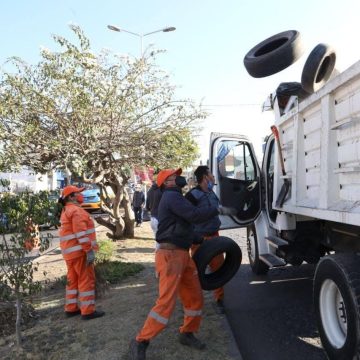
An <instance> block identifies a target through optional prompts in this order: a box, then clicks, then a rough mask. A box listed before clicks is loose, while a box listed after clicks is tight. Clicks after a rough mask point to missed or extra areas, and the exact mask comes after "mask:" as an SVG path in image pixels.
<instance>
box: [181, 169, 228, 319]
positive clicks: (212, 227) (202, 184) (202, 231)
mask: <svg viewBox="0 0 360 360" xmlns="http://www.w3.org/2000/svg"><path fill="white" fill-rule="evenodd" d="M194 175H195V177H196V181H197V184H198V185H197V186H196V187H194V188H192V189H191V190H190V191H189V192H188V193H187V194H186V195H185V198H186V199H188V200H189V201H190V202H191V203H192V204H193V205H194V206H196V207H198V208H204V207H208V206H209V205H210V206H215V207H217V208H218V207H219V206H220V201H219V198H218V197H217V196H216V194H215V193H214V192H213V187H214V185H215V178H214V175H213V174H212V173H211V171H210V169H209V168H208V167H207V166H206V165H200V166H198V167H197V169H196V170H195V171H194ZM220 225H221V221H220V219H219V216H218V214H216V215H214V216H213V217H211V218H210V219H207V220H206V221H204V222H201V223H198V224H195V225H194V231H195V233H196V234H197V235H199V236H200V237H202V238H203V239H204V240H211V239H213V238H214V237H218V236H219V229H220ZM199 246H200V245H196V244H194V245H192V246H191V256H194V255H195V253H196V251H197V249H198V248H199ZM223 263H224V255H223V254H219V255H217V256H215V257H214V258H213V259H212V260H211V261H210V263H209V266H210V269H211V271H212V272H214V271H216V270H218V269H219V268H220V267H221V266H222V265H223ZM213 294H214V299H215V305H216V307H215V309H216V311H217V313H219V314H223V313H224V312H225V309H224V303H223V299H224V288H223V287H220V288H218V289H215V290H214V292H213Z"/></svg>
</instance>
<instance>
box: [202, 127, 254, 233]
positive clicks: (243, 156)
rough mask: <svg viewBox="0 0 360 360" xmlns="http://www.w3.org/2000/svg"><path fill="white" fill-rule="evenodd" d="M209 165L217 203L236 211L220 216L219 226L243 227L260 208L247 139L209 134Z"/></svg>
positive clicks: (252, 154)
mask: <svg viewBox="0 0 360 360" xmlns="http://www.w3.org/2000/svg"><path fill="white" fill-rule="evenodd" d="M209 167H210V169H211V171H212V173H213V174H214V176H215V181H216V186H215V187H214V191H215V193H216V195H217V196H218V197H219V199H220V202H221V204H222V205H223V206H229V207H233V208H235V209H237V210H238V213H237V215H236V216H221V217H220V218H221V229H231V228H237V227H245V226H247V225H249V224H251V223H252V222H254V221H255V219H256V218H257V216H258V215H259V214H260V210H261V183H260V178H261V176H260V175H261V173H260V168H259V164H258V162H257V159H256V156H255V152H254V149H253V147H252V144H251V143H250V142H249V140H248V138H247V137H246V136H243V135H233V134H231V135H229V134H221V133H211V139H210V165H209Z"/></svg>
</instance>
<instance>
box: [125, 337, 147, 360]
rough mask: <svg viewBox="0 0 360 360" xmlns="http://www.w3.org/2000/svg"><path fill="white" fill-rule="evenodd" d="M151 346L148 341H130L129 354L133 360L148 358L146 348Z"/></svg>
mask: <svg viewBox="0 0 360 360" xmlns="http://www.w3.org/2000/svg"><path fill="white" fill-rule="evenodd" d="M148 346H149V342H148V341H141V342H140V341H137V340H135V339H133V340H131V341H130V345H129V354H130V359H131V360H146V349H147V347H148Z"/></svg>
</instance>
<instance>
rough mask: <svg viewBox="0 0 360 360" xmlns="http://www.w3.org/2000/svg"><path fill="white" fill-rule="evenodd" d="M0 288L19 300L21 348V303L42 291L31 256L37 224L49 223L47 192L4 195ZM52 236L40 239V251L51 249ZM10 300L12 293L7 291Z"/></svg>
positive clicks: (0, 209) (1, 201) (0, 205)
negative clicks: (34, 279)
mask: <svg viewBox="0 0 360 360" xmlns="http://www.w3.org/2000/svg"><path fill="white" fill-rule="evenodd" d="M0 215H1V221H0V233H1V234H2V236H1V238H0V285H1V287H2V288H3V289H7V291H11V292H12V294H13V295H12V296H13V297H14V299H15V301H16V308H17V316H16V324H15V328H16V335H17V343H18V346H20V345H21V333H20V321H21V304H22V301H23V299H24V297H25V296H26V295H31V294H33V293H35V292H37V291H39V290H40V288H41V287H40V284H39V283H38V282H34V281H33V274H34V271H36V270H37V266H36V265H34V264H33V263H32V261H31V260H32V257H31V256H29V255H30V254H29V253H30V251H31V250H32V245H33V243H32V242H33V240H34V239H35V238H37V237H38V236H39V234H38V232H37V226H36V224H42V223H44V222H47V221H49V214H48V196H47V194H46V193H45V192H41V193H39V194H31V193H28V192H25V193H21V194H18V195H13V194H9V193H5V194H3V196H2V197H1V199H0ZM50 238H51V235H50V234H48V235H44V236H43V237H40V239H39V240H40V250H45V249H46V248H47V247H48V246H49V240H50ZM7 297H9V293H8V292H7Z"/></svg>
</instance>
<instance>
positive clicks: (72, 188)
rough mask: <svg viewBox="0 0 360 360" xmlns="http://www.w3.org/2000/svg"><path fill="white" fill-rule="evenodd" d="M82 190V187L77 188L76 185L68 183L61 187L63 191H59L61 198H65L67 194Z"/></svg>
mask: <svg viewBox="0 0 360 360" xmlns="http://www.w3.org/2000/svg"><path fill="white" fill-rule="evenodd" d="M84 190H85V188H84V187H82V188H78V187H76V186H74V185H68V186H65V187H64V188H63V191H62V193H61V197H62V198H63V199H65V198H66V197H67V196H69V195H70V194H72V193H76V192H82V191H84Z"/></svg>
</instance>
